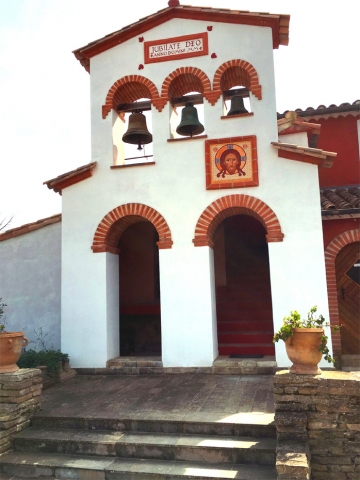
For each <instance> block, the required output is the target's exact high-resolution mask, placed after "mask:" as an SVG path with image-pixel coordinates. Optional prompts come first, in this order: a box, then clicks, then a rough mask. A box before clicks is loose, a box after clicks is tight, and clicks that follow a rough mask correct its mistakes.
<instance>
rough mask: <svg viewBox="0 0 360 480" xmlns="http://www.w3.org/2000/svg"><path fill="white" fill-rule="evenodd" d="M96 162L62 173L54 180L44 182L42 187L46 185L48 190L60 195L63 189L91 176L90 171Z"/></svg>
mask: <svg viewBox="0 0 360 480" xmlns="http://www.w3.org/2000/svg"><path fill="white" fill-rule="evenodd" d="M96 165H97V162H91V163H88V164H86V165H83V166H81V167H78V168H76V169H75V170H71V171H70V172H66V173H63V174H61V175H59V176H58V177H56V178H52V179H50V180H46V181H45V182H43V185H47V187H48V188H49V189H50V190H54V192H57V193H60V194H61V191H62V189H63V188H66V187H69V186H70V185H74V184H75V183H79V182H81V181H82V180H85V179H86V178H89V177H91V176H92V170H93V169H94V168H95V167H96Z"/></svg>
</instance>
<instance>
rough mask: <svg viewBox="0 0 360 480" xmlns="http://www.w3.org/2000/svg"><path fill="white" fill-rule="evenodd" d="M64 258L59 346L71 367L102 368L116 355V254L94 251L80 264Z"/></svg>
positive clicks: (117, 350) (117, 327) (117, 338)
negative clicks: (84, 262)
mask: <svg viewBox="0 0 360 480" xmlns="http://www.w3.org/2000/svg"><path fill="white" fill-rule="evenodd" d="M73 260H74V259H73V257H72V256H69V257H67V256H66V255H65V258H64V259H63V274H62V277H63V278H62V306H61V309H62V312H61V350H62V351H63V352H65V353H68V354H69V355H70V361H71V365H72V366H73V367H89V368H90V367H93V368H103V367H105V366H106V361H107V360H109V359H110V358H114V357H117V356H118V355H119V257H118V256H117V255H113V254H111V253H96V254H93V253H92V252H91V254H90V255H89V257H88V262H87V263H86V264H84V265H82V269H80V268H79V265H77V264H76V262H74V261H73Z"/></svg>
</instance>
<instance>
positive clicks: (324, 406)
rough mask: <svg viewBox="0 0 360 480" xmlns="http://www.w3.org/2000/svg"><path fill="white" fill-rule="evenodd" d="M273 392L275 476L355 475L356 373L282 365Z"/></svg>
mask: <svg viewBox="0 0 360 480" xmlns="http://www.w3.org/2000/svg"><path fill="white" fill-rule="evenodd" d="M274 394H275V395H274V397H275V423H276V429H277V436H278V448H277V458H276V468H277V471H278V479H279V480H280V479H281V480H295V479H297V480H308V479H309V478H312V479H313V480H358V479H359V478H360V456H359V455H360V441H359V440H360V375H359V374H357V373H355V372H354V373H347V372H340V371H323V372H322V373H321V375H293V374H291V373H289V371H288V370H282V371H280V372H277V373H276V375H275V379H274ZM309 467H311V477H310V468H309Z"/></svg>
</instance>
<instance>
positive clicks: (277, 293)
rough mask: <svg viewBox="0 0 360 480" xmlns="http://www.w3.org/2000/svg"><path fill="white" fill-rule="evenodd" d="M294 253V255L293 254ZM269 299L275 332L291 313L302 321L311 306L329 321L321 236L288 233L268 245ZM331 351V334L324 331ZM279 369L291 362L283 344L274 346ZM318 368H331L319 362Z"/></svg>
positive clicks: (323, 361) (328, 331)
mask: <svg viewBox="0 0 360 480" xmlns="http://www.w3.org/2000/svg"><path fill="white" fill-rule="evenodd" d="M294 252H295V254H294ZM269 262H270V277H271V295H272V305H273V318H274V332H277V330H278V329H279V328H280V326H281V325H282V321H283V318H284V317H285V316H288V315H290V311H292V310H297V311H298V312H299V313H300V314H301V318H307V313H308V311H309V310H310V308H311V307H313V306H314V305H317V306H318V313H321V314H322V315H324V317H325V318H326V319H327V320H329V307H328V296H327V287H326V272H325V261H324V250H323V244H322V236H321V232H313V234H312V235H298V234H297V233H296V232H295V233H288V234H286V235H285V238H284V241H283V242H271V243H269ZM325 333H326V335H328V337H329V341H328V346H329V349H330V350H331V332H330V328H326V332H325ZM275 351H276V362H277V365H278V367H288V366H290V365H291V361H290V360H289V358H288V356H287V355H286V351H285V344H284V342H283V341H279V342H278V343H275ZM320 366H323V367H331V364H329V363H328V362H326V361H325V360H322V361H321V363H320Z"/></svg>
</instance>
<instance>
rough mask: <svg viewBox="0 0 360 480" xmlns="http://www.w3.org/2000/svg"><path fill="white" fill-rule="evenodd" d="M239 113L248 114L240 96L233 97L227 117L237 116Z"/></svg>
mask: <svg viewBox="0 0 360 480" xmlns="http://www.w3.org/2000/svg"><path fill="white" fill-rule="evenodd" d="M240 113H249V112H248V111H247V110H246V108H245V107H244V100H243V98H242V97H240V95H235V96H234V97H232V98H231V106H230V110H229V112H228V114H227V116H229V115H239V114H240Z"/></svg>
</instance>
